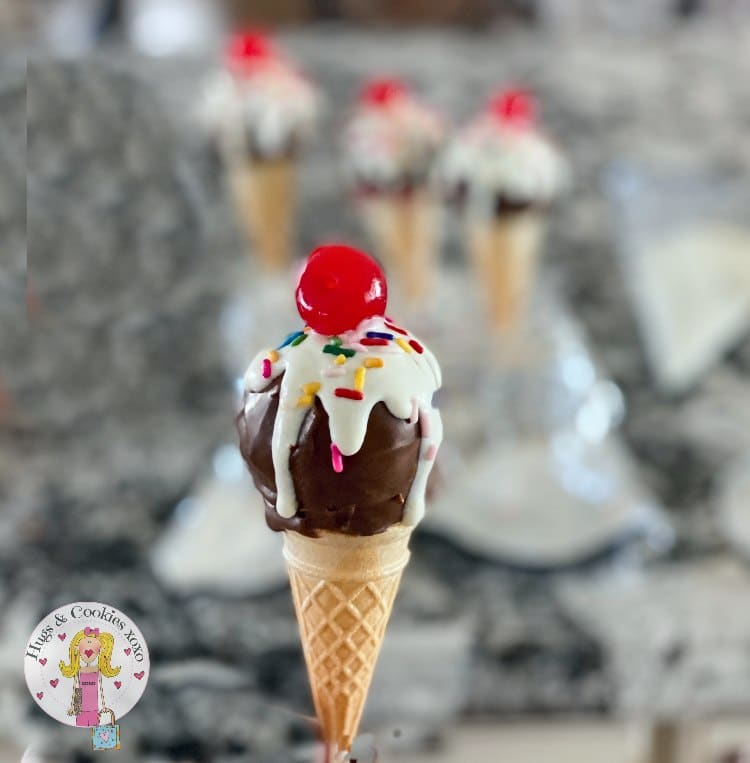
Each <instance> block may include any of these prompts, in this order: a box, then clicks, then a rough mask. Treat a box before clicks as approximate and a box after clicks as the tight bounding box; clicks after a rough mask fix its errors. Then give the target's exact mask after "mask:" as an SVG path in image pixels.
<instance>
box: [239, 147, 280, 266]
mask: <svg viewBox="0 0 750 763" xmlns="http://www.w3.org/2000/svg"><path fill="white" fill-rule="evenodd" d="M230 182H231V188H232V195H233V197H234V204H235V207H236V210H237V215H238V217H239V222H240V224H241V225H242V228H243V230H244V231H245V234H246V236H247V237H248V239H249V240H250V241H251V242H252V244H253V247H254V249H255V251H256V253H257V255H258V257H259V259H260V262H261V264H262V265H263V266H264V267H265V268H266V269H267V270H271V271H279V270H282V269H284V268H285V267H286V266H287V265H288V264H289V261H290V259H291V239H292V218H293V215H294V184H295V166H294V162H293V160H292V159H274V160H271V159H268V160H257V161H245V162H238V166H235V167H233V169H232V170H231V175H230Z"/></svg>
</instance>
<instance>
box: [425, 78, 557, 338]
mask: <svg viewBox="0 0 750 763" xmlns="http://www.w3.org/2000/svg"><path fill="white" fill-rule="evenodd" d="M536 111H537V108H536V101H535V99H534V98H533V96H532V95H531V94H529V93H527V92H526V91H524V90H522V89H519V88H512V89H508V90H505V91H502V92H500V93H498V94H497V95H496V96H494V97H493V98H492V99H491V100H490V101H489V103H488V105H487V107H486V108H485V110H484V111H483V112H482V113H481V114H479V116H478V117H476V118H475V119H474V120H473V121H472V122H470V123H469V125H467V126H466V127H465V128H464V129H463V130H461V131H460V132H459V133H458V134H457V135H456V137H455V139H454V140H453V141H452V143H451V145H450V146H449V147H448V149H447V150H446V151H445V153H444V155H443V157H442V159H441V163H440V168H439V179H440V180H441V182H442V184H443V185H444V186H445V190H446V195H447V196H448V197H449V198H454V199H455V200H457V201H460V202H461V204H462V205H463V206H464V207H465V245H466V250H467V255H468V257H469V259H470V260H471V261H472V264H473V265H474V268H475V271H476V275H477V278H478V280H479V289H480V291H481V292H482V293H483V295H484V302H485V307H486V311H487V317H488V320H489V322H490V324H491V326H492V327H493V328H495V329H496V330H497V331H499V332H500V333H503V334H508V333H512V332H516V331H517V329H519V328H520V326H521V324H522V323H523V321H524V318H525V317H526V314H527V311H528V306H529V303H530V301H531V298H532V295H533V292H534V288H535V286H536V281H537V271H538V266H539V257H540V254H541V249H542V242H543V235H544V230H545V227H546V225H545V222H546V212H547V209H548V207H549V204H550V203H551V202H552V200H553V199H554V198H555V197H556V196H557V195H558V194H559V192H560V190H561V189H562V187H563V185H564V184H565V181H566V179H567V165H566V163H565V161H564V160H563V158H562V156H561V155H560V153H559V152H558V151H557V149H556V147H555V146H554V145H553V144H552V143H551V142H550V141H549V140H548V139H547V138H546V137H545V136H544V135H543V134H542V133H541V132H540V131H539V130H538V129H537V116H536Z"/></svg>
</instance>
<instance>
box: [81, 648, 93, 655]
mask: <svg viewBox="0 0 750 763" xmlns="http://www.w3.org/2000/svg"><path fill="white" fill-rule="evenodd" d="M83 653H84V654H85V655H86V657H91V655H92V654H93V653H94V650H93V649H84V650H83Z"/></svg>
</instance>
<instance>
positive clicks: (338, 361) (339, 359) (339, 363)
mask: <svg viewBox="0 0 750 763" xmlns="http://www.w3.org/2000/svg"><path fill="white" fill-rule="evenodd" d="M335 363H336V365H337V366H342V365H344V363H346V355H337V356H336V360H335Z"/></svg>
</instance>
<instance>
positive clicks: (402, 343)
mask: <svg viewBox="0 0 750 763" xmlns="http://www.w3.org/2000/svg"><path fill="white" fill-rule="evenodd" d="M396 344H397V345H398V346H399V347H400V348H401V349H402V350H403V351H404V352H413V350H412V349H411V347H409V345H408V344H407V342H406V340H405V339H402V338H401V337H399V338H398V339H396Z"/></svg>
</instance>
